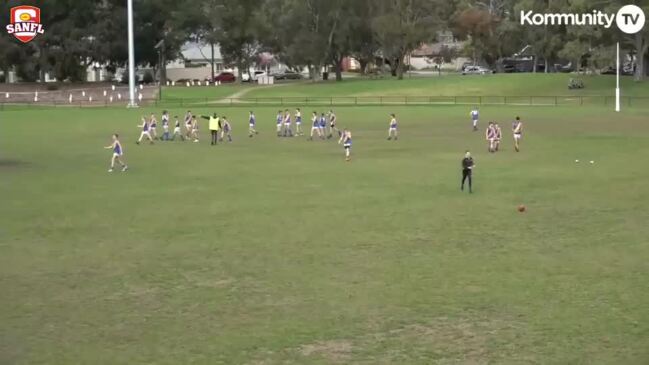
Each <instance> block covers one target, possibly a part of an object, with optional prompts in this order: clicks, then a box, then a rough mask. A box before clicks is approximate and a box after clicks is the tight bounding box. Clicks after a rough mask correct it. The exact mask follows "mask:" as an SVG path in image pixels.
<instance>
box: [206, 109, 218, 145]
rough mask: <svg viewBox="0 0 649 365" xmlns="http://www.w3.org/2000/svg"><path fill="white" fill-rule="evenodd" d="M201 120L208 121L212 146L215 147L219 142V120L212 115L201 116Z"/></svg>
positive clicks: (215, 115)
mask: <svg viewBox="0 0 649 365" xmlns="http://www.w3.org/2000/svg"><path fill="white" fill-rule="evenodd" d="M201 118H203V119H207V120H208V121H209V129H210V134H211V135H212V142H211V143H210V144H211V145H212V146H215V145H217V144H218V142H219V131H220V130H221V119H220V118H219V117H218V116H217V114H216V113H214V115H213V116H211V117H210V116H207V115H201Z"/></svg>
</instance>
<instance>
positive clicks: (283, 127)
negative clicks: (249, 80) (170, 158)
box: [105, 108, 397, 172]
mask: <svg viewBox="0 0 649 365" xmlns="http://www.w3.org/2000/svg"><path fill="white" fill-rule="evenodd" d="M200 117H201V118H202V119H207V120H208V121H209V125H208V128H209V130H210V134H211V145H217V144H218V142H223V141H224V140H225V138H227V140H228V142H232V141H233V140H232V125H231V124H230V122H229V121H228V118H227V117H226V116H220V117H219V116H218V115H217V114H216V113H214V114H213V115H212V116H207V115H201V116H200ZM276 121H277V137H294V136H303V135H304V132H303V130H302V112H301V111H300V108H297V109H295V113H294V115H293V116H291V113H290V112H289V110H288V109H286V110H285V111H284V112H282V111H281V110H280V111H278V112H277V118H276ZM293 121H295V132H294V131H293ZM160 122H161V124H162V131H163V132H162V134H161V135H158V130H157V128H158V120H157V118H156V115H155V114H153V113H152V114H151V115H150V117H149V118H147V117H146V116H143V117H142V119H141V124H139V125H137V127H138V128H140V137H139V138H138V140H137V141H136V142H135V143H136V144H140V143H142V142H143V141H145V140H146V141H148V142H149V143H150V144H154V143H155V142H154V141H157V140H159V141H174V140H176V138H178V139H180V140H181V141H193V142H196V143H198V142H199V124H198V119H197V116H196V115H194V114H192V112H191V110H188V111H187V113H185V117H184V123H183V124H184V127H185V129H184V131H183V130H182V124H181V122H180V119H179V118H178V116H175V117H174V129H173V132H171V126H170V117H169V112H167V111H166V110H165V111H163V112H162V117H161V121H160ZM311 122H312V127H311V133H310V136H309V137H308V140H310V141H313V138H314V137H315V136H316V135H317V137H318V138H320V139H323V140H324V139H331V138H333V136H334V133H335V135H337V136H338V137H339V140H338V143H339V144H341V145H343V147H344V150H345V160H346V161H351V147H352V134H351V131H349V130H348V129H343V130H340V129H338V127H337V126H336V122H337V119H336V114H334V112H333V110H329V112H328V113H326V114H325V113H321V114H320V116H318V113H317V112H315V111H314V112H313V116H312V118H311ZM256 124H257V118H256V116H255V114H254V112H253V111H250V114H249V116H248V136H249V137H250V138H252V137H253V136H255V135H257V134H259V132H257V130H256ZM327 127H328V129H327ZM392 138H394V139H395V140H396V139H397V122H396V117H395V115H394V114H392V115H391V121H390V129H389V132H388V139H392ZM105 148H106V149H112V151H113V156H112V158H111V162H110V169H109V170H108V171H109V172H112V171H113V169H114V168H115V164H116V163H117V164H120V165H121V166H122V171H126V170H127V169H128V167H127V165H126V163H125V162H124V159H123V155H124V149H123V147H122V144H121V142H120V141H119V135H118V134H114V135H113V136H112V143H111V145H109V146H106V147H105Z"/></svg>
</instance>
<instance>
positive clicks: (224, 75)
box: [207, 72, 237, 84]
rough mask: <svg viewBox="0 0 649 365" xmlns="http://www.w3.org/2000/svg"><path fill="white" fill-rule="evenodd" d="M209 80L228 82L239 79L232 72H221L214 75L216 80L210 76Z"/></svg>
mask: <svg viewBox="0 0 649 365" xmlns="http://www.w3.org/2000/svg"><path fill="white" fill-rule="evenodd" d="M207 80H208V81H210V82H217V81H218V82H220V83H222V84H227V83H231V82H235V81H237V77H236V76H234V74H233V73H232V72H221V73H220V74H218V75H216V76H214V80H210V78H209V77H208V78H207Z"/></svg>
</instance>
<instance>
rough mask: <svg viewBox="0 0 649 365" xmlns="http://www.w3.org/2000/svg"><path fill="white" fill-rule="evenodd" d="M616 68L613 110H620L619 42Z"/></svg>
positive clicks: (618, 43) (618, 44)
mask: <svg viewBox="0 0 649 365" xmlns="http://www.w3.org/2000/svg"><path fill="white" fill-rule="evenodd" d="M615 61H616V68H615V75H616V76H615V79H616V80H615V111H616V112H619V111H620V42H617V54H616V58H615Z"/></svg>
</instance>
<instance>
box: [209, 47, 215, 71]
mask: <svg viewBox="0 0 649 365" xmlns="http://www.w3.org/2000/svg"><path fill="white" fill-rule="evenodd" d="M210 47H211V48H212V59H211V60H210V61H211V64H212V79H211V80H210V81H214V76H215V75H214V43H213V42H210Z"/></svg>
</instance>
